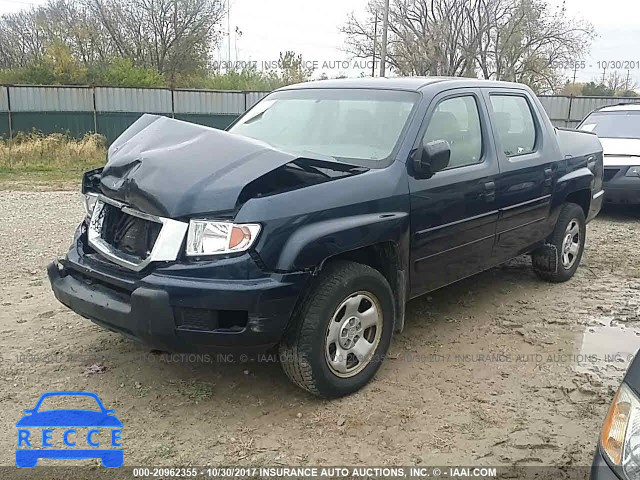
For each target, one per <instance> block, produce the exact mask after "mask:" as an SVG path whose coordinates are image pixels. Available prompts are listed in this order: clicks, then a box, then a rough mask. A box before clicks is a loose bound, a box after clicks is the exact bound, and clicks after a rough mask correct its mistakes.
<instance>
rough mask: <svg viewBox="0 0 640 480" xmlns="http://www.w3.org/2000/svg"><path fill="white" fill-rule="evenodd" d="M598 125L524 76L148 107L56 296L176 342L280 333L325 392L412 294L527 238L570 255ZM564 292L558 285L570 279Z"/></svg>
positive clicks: (572, 264) (530, 248)
mask: <svg viewBox="0 0 640 480" xmlns="http://www.w3.org/2000/svg"><path fill="white" fill-rule="evenodd" d="M602 176H603V156H602V147H601V145H600V142H599V141H598V138H597V137H596V136H595V135H593V134H591V133H588V132H577V131H569V130H561V129H556V128H554V127H553V126H552V125H551V123H550V121H549V119H548V118H547V116H546V115H545V113H544V110H543V109H542V106H541V105H540V103H539V101H538V100H537V99H536V97H535V95H534V94H533V93H532V92H531V90H529V89H528V88H527V87H525V86H523V85H519V84H511V83H502V82H490V81H479V80H472V79H459V78H455V79H454V78H395V79H384V78H381V79H358V80H337V81H324V82H310V83H305V84H300V85H294V86H291V87H286V88H283V89H280V90H278V91H275V92H273V93H271V94H270V95H268V96H267V97H266V98H264V99H263V100H262V101H261V102H259V103H258V104H257V105H255V106H254V107H253V108H252V109H250V110H249V111H248V112H247V113H245V114H244V115H243V116H242V117H241V118H240V119H239V120H238V121H237V122H236V123H235V124H233V125H232V126H231V127H230V128H229V129H228V130H227V131H226V132H223V131H218V130H214V129H210V128H207V127H203V126H199V125H194V124H190V123H185V122H180V121H177V120H173V119H169V118H165V117H158V116H152V115H146V116H143V117H142V118H141V119H140V120H138V121H137V122H136V123H135V124H134V125H132V126H131V127H130V128H129V129H128V130H127V131H125V132H124V133H123V135H122V136H121V137H120V138H119V139H117V140H116V141H115V143H114V144H113V145H111V147H110V149H109V154H108V162H107V164H106V166H105V167H104V169H99V170H95V171H91V172H87V173H86V174H85V176H84V179H83V192H84V193H85V201H86V206H87V216H86V218H85V219H84V221H83V222H82V224H81V225H80V227H79V228H78V230H77V233H76V235H75V238H74V239H73V244H72V246H71V248H70V250H69V252H68V254H67V256H66V258H65V259H64V260H60V261H59V262H54V263H52V264H51V265H50V267H49V272H48V273H49V277H50V280H51V285H52V287H53V291H54V293H55V295H56V297H57V298H58V299H59V300H60V301H61V302H62V303H63V304H65V305H67V306H68V307H70V308H71V309H73V310H74V311H76V312H78V313H79V314H80V315H83V316H85V317H87V318H89V319H91V320H92V321H94V322H95V323H97V324H99V325H102V326H104V327H105V328H108V329H110V330H114V331H117V332H121V333H123V334H125V335H128V336H130V337H133V338H135V339H138V340H142V341H145V342H147V343H149V344H152V345H154V346H156V348H161V349H165V350H179V351H194V350H197V351H199V350H207V349H224V348H243V349H248V348H251V349H253V348H259V349H269V348H272V347H275V346H278V347H279V352H280V360H281V363H282V365H283V367H284V370H285V372H286V373H287V375H288V376H289V378H290V379H291V380H292V381H293V382H295V383H296V384H297V385H299V386H300V387H302V388H304V389H306V390H308V391H310V392H312V393H314V394H317V395H321V396H326V397H335V396H340V395H346V394H349V393H351V392H354V391H356V390H358V389H359V388H361V387H362V386H363V385H365V384H366V383H367V382H368V381H369V380H370V379H371V378H372V377H373V375H374V374H375V372H376V371H377V369H378V367H379V366H380V363H381V361H382V360H383V359H384V356H385V353H386V352H387V349H388V347H389V343H390V341H391V337H392V334H393V332H399V331H401V330H402V328H403V325H404V317H405V305H406V303H407V302H408V301H409V300H410V299H412V298H415V297H417V296H419V295H422V294H424V293H427V292H430V291H432V290H435V289H437V288H440V287H443V286H445V285H448V284H450V283H453V282H455V281H457V280H460V279H463V278H465V277H468V276H470V275H473V274H475V273H478V272H481V271H483V270H486V269H488V268H491V267H493V266H495V265H498V264H501V263H503V262H505V261H507V260H509V259H511V258H513V257H516V256H518V255H522V254H530V255H531V256H532V259H533V267H534V269H535V271H536V273H537V274H538V275H539V276H540V277H541V278H543V279H545V280H548V281H552V282H562V281H566V280H568V279H570V278H571V277H572V276H573V274H574V273H575V271H576V269H577V268H578V265H579V263H580V259H581V256H582V252H583V248H584V242H585V234H586V224H587V222H588V221H589V220H591V219H592V218H594V217H595V216H596V215H597V213H598V212H599V210H600V207H601V203H602V196H603V191H602ZM560 293H561V291H559V294H560Z"/></svg>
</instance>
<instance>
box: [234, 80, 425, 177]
mask: <svg viewBox="0 0 640 480" xmlns="http://www.w3.org/2000/svg"><path fill="white" fill-rule="evenodd" d="M418 97H419V95H418V94H417V93H415V92H404V91H393V90H366V89H357V90H356V89H306V90H289V91H283V92H276V93H273V94H271V95H269V96H268V97H266V98H265V99H264V100H262V101H261V102H260V103H258V104H257V105H256V106H255V107H253V108H252V109H251V110H249V112H247V114H246V115H245V116H244V117H242V118H241V119H240V121H239V122H238V123H236V124H235V125H233V126H232V127H231V128H230V129H229V132H231V133H235V134H240V135H244V136H247V137H251V138H254V139H256V140H261V141H263V142H266V143H268V144H270V145H272V146H274V147H277V148H280V149H282V150H285V151H290V152H292V153H304V152H309V153H312V154H315V155H319V156H328V157H333V158H335V159H337V160H343V161H345V162H347V163H356V164H363V165H367V166H372V167H376V166H382V165H381V164H383V163H384V161H385V160H387V159H388V158H389V157H390V156H391V154H392V153H393V151H394V149H395V147H396V145H397V144H398V141H399V139H400V137H401V134H402V131H403V129H404V127H405V125H406V124H407V120H408V118H409V115H410V113H411V111H412V109H413V107H414V105H415V104H416V102H417V100H418Z"/></svg>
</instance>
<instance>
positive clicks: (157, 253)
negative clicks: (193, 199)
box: [87, 195, 189, 272]
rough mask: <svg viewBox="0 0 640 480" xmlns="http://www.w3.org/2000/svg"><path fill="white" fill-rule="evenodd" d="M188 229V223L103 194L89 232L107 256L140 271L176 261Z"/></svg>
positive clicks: (94, 242)
mask: <svg viewBox="0 0 640 480" xmlns="http://www.w3.org/2000/svg"><path fill="white" fill-rule="evenodd" d="M188 228H189V224H188V223H186V222H180V221H177V220H172V219H169V218H163V217H157V216H154V215H149V214H146V213H143V212H139V211H137V210H135V209H132V208H131V207H129V206H127V205H125V204H123V203H121V202H118V201H115V200H112V199H110V198H108V197H105V196H103V195H100V196H99V197H98V201H97V202H96V205H95V208H94V210H93V215H92V217H91V220H90V221H89V229H88V233H87V235H88V239H89V245H91V246H92V247H93V248H94V249H95V250H96V251H97V252H98V253H99V254H101V255H102V256H103V257H105V258H107V259H108V260H110V261H112V262H113V263H115V264H117V265H120V266H122V267H126V268H128V269H130V270H133V271H136V272H139V271H141V270H143V269H144V268H145V267H147V266H148V265H149V264H150V263H151V262H160V261H164V262H171V261H175V260H176V259H177V258H178V256H179V255H180V251H181V249H182V244H183V241H184V237H185V235H186V233H187V229H188Z"/></svg>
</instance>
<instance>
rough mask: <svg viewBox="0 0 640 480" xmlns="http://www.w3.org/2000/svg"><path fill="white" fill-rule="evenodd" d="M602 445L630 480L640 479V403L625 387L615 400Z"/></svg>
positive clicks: (624, 386) (603, 434)
mask: <svg viewBox="0 0 640 480" xmlns="http://www.w3.org/2000/svg"><path fill="white" fill-rule="evenodd" d="M600 442H601V445H602V449H603V450H604V452H605V453H606V455H607V457H609V460H610V461H611V463H613V464H614V465H616V466H618V467H622V470H623V472H624V473H625V475H626V476H627V478H629V480H632V479H636V478H640V400H638V397H636V395H635V394H634V393H633V392H632V391H631V389H630V388H629V387H628V386H627V385H625V384H622V387H620V390H619V391H618V394H617V395H616V397H615V398H614V399H613V404H612V405H611V409H610V410H609V414H608V415H607V419H606V420H605V422H604V428H603V429H602V437H601V439H600Z"/></svg>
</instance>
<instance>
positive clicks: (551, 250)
mask: <svg viewBox="0 0 640 480" xmlns="http://www.w3.org/2000/svg"><path fill="white" fill-rule="evenodd" d="M573 222H576V223H577V231H578V232H579V233H578V234H579V238H578V244H579V247H578V251H577V253H575V255H573V257H571V254H569V259H570V260H571V259H572V262H571V263H570V264H567V263H566V262H564V260H565V259H564V258H563V256H564V253H565V252H564V248H565V246H566V245H567V244H566V243H565V239H566V238H567V236H568V235H569V232H568V230H567V229H568V227H569V226H571V225H573ZM586 233H587V228H586V221H585V217H584V211H583V210H582V207H580V206H579V205H576V204H575V203H565V204H564V205H563V206H562V210H561V211H560V215H559V216H558V221H557V223H556V226H555V229H554V230H553V233H552V234H551V235H550V236H549V238H547V240H546V241H545V245H544V246H543V247H541V248H539V249H538V250H536V251H535V252H533V253H532V255H531V258H532V261H533V268H534V271H535V272H536V275H538V277H540V278H541V279H542V280H546V281H548V282H553V283H561V282H566V281H567V280H569V279H571V277H573V275H574V274H575V273H576V270H577V269H578V266H579V265H580V261H581V260H582V254H583V253H584V245H585V240H586ZM572 238H573V239H574V241H575V236H573V237H572Z"/></svg>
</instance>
